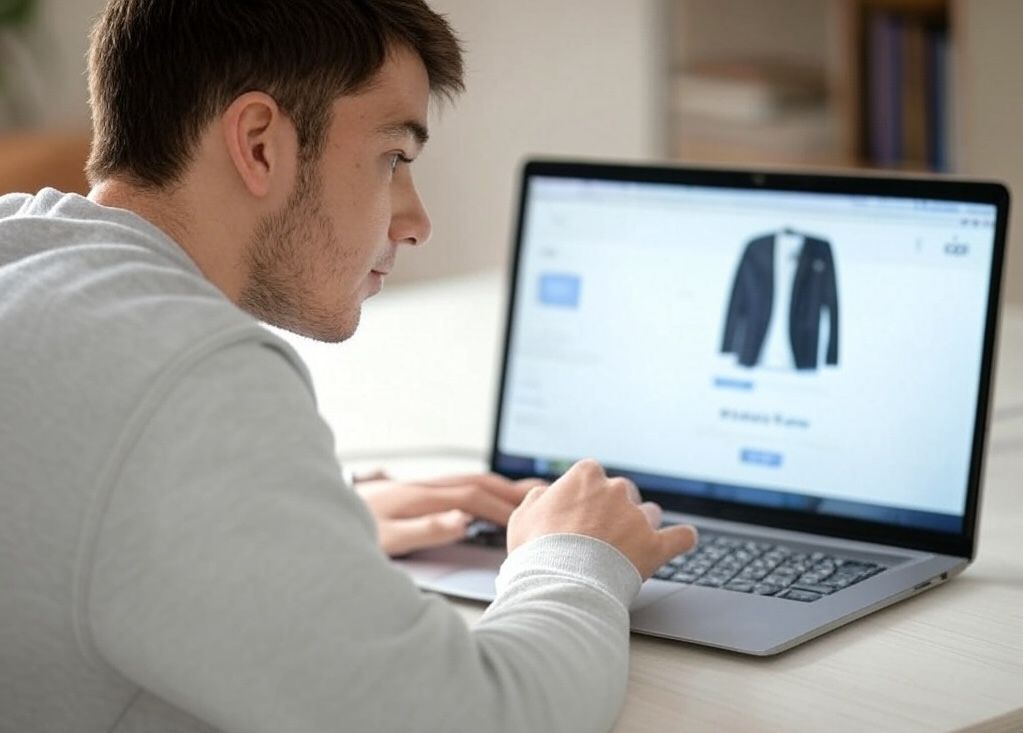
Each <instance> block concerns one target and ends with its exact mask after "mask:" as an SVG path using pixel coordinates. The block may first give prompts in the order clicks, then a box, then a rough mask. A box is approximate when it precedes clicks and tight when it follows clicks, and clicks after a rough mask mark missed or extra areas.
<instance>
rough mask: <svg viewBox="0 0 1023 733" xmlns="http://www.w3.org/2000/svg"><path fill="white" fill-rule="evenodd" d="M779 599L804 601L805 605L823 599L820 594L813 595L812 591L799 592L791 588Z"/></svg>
mask: <svg viewBox="0 0 1023 733" xmlns="http://www.w3.org/2000/svg"><path fill="white" fill-rule="evenodd" d="M778 597H779V598H785V599H786V600H789V601H803V602H804V603H810V602H812V601H816V600H817V599H818V598H823V596H822V595H821V594H820V593H811V592H810V591H805V590H797V589H796V588H789V589H788V590H786V591H785V592H784V593H782V594H781V595H779V596H778Z"/></svg>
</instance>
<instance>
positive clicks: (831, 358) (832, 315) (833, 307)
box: [821, 242, 839, 366]
mask: <svg viewBox="0 0 1023 733" xmlns="http://www.w3.org/2000/svg"><path fill="white" fill-rule="evenodd" d="M821 244H822V245H823V247H822V248H821V253H822V256H823V258H824V278H825V281H824V296H823V298H822V303H823V305H824V306H826V307H827V309H828V320H829V324H830V328H829V329H828V333H829V336H828V353H827V356H826V357H825V359H826V361H827V363H828V364H831V365H832V366H834V365H836V364H838V320H839V319H838V279H837V276H836V274H835V259H834V257H833V256H832V254H831V246H830V245H829V244H828V243H827V242H821Z"/></svg>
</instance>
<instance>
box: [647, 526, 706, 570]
mask: <svg viewBox="0 0 1023 733" xmlns="http://www.w3.org/2000/svg"><path fill="white" fill-rule="evenodd" d="M657 535H658V538H659V540H660V543H661V549H662V557H663V558H664V560H665V561H667V560H670V559H671V558H673V557H675V556H676V555H681V554H683V553H685V552H689V551H690V550H691V549H693V548H694V547H696V543H697V542H699V539H700V536H699V533H697V531H696V527H693V526H692V525H689V524H676V525H673V526H671V527H665V528H664V529H660V530H658V531H657Z"/></svg>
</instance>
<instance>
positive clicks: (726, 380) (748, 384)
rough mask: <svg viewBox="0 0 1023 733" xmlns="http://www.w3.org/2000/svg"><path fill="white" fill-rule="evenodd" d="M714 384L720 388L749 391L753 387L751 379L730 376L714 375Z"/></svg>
mask: <svg viewBox="0 0 1023 733" xmlns="http://www.w3.org/2000/svg"><path fill="white" fill-rule="evenodd" d="M714 386H715V387H718V388H720V389H738V390H742V391H743V392H749V391H752V389H753V380H752V379H732V378H731V377H714Z"/></svg>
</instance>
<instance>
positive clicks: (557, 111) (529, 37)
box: [395, 0, 667, 277]
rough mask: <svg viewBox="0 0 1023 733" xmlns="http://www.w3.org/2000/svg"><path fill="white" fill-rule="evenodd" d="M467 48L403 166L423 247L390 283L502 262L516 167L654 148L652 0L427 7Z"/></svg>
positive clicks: (657, 7) (662, 67) (656, 20)
mask: <svg viewBox="0 0 1023 733" xmlns="http://www.w3.org/2000/svg"><path fill="white" fill-rule="evenodd" d="M431 5H432V6H433V7H434V8H436V9H437V10H439V11H440V12H443V13H445V14H447V16H448V19H449V20H450V22H451V24H452V25H453V26H454V28H455V29H456V31H457V32H458V33H459V35H460V37H461V38H462V39H463V41H464V43H465V47H466V63H467V75H466V76H467V78H466V82H467V91H466V93H465V94H464V95H463V96H462V97H461V98H460V99H459V100H458V101H457V102H456V104H455V105H454V107H450V106H447V107H446V108H444V109H442V110H440V113H439V114H438V115H435V119H434V120H433V122H432V123H431V140H430V143H429V145H428V146H427V149H426V151H424V154H423V155H422V157H421V158H420V159H419V161H417V162H416V164H415V165H414V167H413V170H414V171H415V174H416V179H417V181H418V183H419V188H420V193H421V194H422V195H423V198H424V200H425V202H426V205H427V207H428V209H429V211H430V214H431V216H432V219H433V225H434V236H433V239H432V241H431V243H430V244H429V245H427V246H426V247H422V248H419V249H417V250H412V251H410V250H407V249H406V250H405V251H404V252H403V253H402V255H401V256H400V257H399V260H398V262H399V264H398V268H397V270H396V272H395V274H396V275H398V276H400V277H412V276H432V275H437V274H440V273H444V272H464V271H468V270H472V269H478V268H482V267H488V266H494V265H497V264H500V263H503V262H504V261H505V258H506V254H507V252H508V249H509V246H510V245H509V243H510V238H511V232H510V227H511V214H512V209H513V200H514V198H515V185H516V175H517V170H518V166H519V164H520V162H521V161H522V160H523V159H524V158H525V157H526V156H527V155H533V154H560V155H563V156H567V155H576V156H589V157H602V156H610V157H615V158H623V157H624V158H649V157H650V156H652V155H656V154H658V153H659V152H660V151H661V150H662V149H663V146H662V129H661V127H660V125H661V121H662V115H661V114H660V112H659V108H660V107H661V105H662V101H661V98H660V94H661V93H662V89H663V87H664V81H663V80H664V77H665V74H666V65H667V59H666V55H665V53H664V52H663V51H662V44H661V33H662V31H661V30H660V29H661V28H663V27H664V24H663V23H661V22H660V21H661V16H662V13H663V11H664V7H663V3H662V2H660V0H630V1H629V2H621V0H557V2H551V1H550V0H510V1H509V0H433V2H431Z"/></svg>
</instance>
